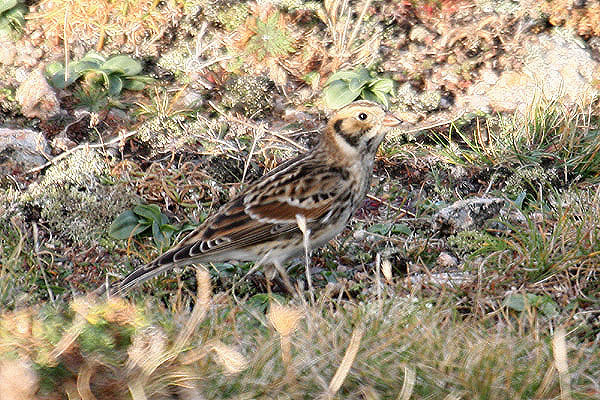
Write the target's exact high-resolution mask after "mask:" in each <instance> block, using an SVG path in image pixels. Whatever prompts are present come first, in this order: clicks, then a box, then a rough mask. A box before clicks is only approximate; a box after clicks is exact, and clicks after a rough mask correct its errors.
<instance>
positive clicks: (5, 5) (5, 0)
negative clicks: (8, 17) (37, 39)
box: [0, 0, 17, 14]
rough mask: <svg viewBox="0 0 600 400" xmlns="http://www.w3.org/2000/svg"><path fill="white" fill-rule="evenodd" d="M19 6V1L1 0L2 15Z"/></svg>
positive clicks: (0, 11)
mask: <svg viewBox="0 0 600 400" xmlns="http://www.w3.org/2000/svg"><path fill="white" fill-rule="evenodd" d="M16 5H17V0H0V14H2V13H3V12H4V11H6V10H10V9H11V8H13V7H14V6H16Z"/></svg>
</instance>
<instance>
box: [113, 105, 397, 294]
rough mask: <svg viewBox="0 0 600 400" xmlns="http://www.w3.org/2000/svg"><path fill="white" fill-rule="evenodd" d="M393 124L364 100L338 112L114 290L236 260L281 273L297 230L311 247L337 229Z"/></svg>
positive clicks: (298, 243) (297, 247)
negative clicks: (302, 147)
mask: <svg viewBox="0 0 600 400" xmlns="http://www.w3.org/2000/svg"><path fill="white" fill-rule="evenodd" d="M400 122H401V121H400V120H399V119H398V118H396V117H395V116H394V115H392V114H390V113H386V112H385V111H384V110H383V109H382V108H381V107H380V106H379V105H378V104H377V103H373V102H370V101H356V102H354V103H351V104H349V105H347V106H346V107H344V108H342V109H340V110H339V111H337V112H336V113H335V114H334V115H333V116H332V117H331V119H330V120H329V122H328V124H327V128H326V129H325V132H324V134H323V136H322V137H321V139H320V142H319V144H318V145H317V146H316V147H315V148H314V149H312V150H311V151H309V152H307V153H305V154H303V155H301V156H299V157H297V158H295V159H292V160H289V161H287V162H285V163H283V164H282V165H280V166H278V167H277V168H275V169H273V170H272V171H270V172H269V173H268V174H266V175H264V176H263V177H261V178H260V179H259V180H258V181H256V182H254V183H253V184H251V185H250V186H249V187H248V188H247V189H246V190H244V192H243V193H241V194H240V195H239V196H238V197H236V198H234V199H233V200H231V201H230V202H229V203H227V204H225V205H224V206H223V207H221V209H219V211H217V212H216V214H214V215H213V216H211V217H210V218H208V219H207V220H206V221H205V222H204V223H203V224H202V225H200V226H199V227H197V228H196V229H195V230H194V231H193V232H191V233H190V234H188V235H187V236H186V237H185V238H184V239H183V240H182V241H181V242H179V243H178V244H177V245H175V246H174V247H173V248H171V249H170V250H168V251H167V252H166V253H164V254H163V255H161V256H159V257H158V258H156V259H155V260H154V261H152V262H151V263H149V264H147V265H144V266H142V267H140V268H138V269H136V270H135V271H134V272H132V273H131V274H130V275H128V276H127V277H125V278H124V279H123V280H122V281H120V282H118V283H117V285H116V287H115V289H116V292H120V293H123V292H125V291H127V290H128V289H130V288H132V287H134V286H136V285H138V284H140V283H141V282H143V281H146V280H147V279H150V278H152V277H154V276H156V275H158V274H160V273H162V272H165V271H168V270H170V269H172V268H175V267H180V266H184V265H188V264H193V263H206V262H225V261H230V260H240V261H241V260H244V261H255V262H259V263H261V264H269V263H270V264H272V265H274V266H276V268H277V270H279V271H282V268H281V265H282V264H283V263H285V262H286V261H287V260H289V259H291V258H294V257H297V256H299V255H301V254H302V253H304V251H305V247H304V236H303V230H304V231H305V232H306V231H308V232H310V234H309V243H310V247H311V248H316V247H319V246H321V245H323V244H325V243H326V242H328V241H329V240H330V239H332V238H333V237H335V236H336V235H337V234H339V233H340V232H341V231H342V230H343V229H344V227H345V226H346V224H347V223H348V221H349V220H350V218H351V217H352V215H353V214H354V212H355V211H356V209H357V208H358V207H359V206H361V204H362V203H363V200H364V198H365V196H366V194H367V191H368V189H369V185H370V181H371V176H372V174H373V163H374V159H375V153H376V152H377V148H378V147H379V145H380V144H381V142H382V141H383V138H384V137H385V133H386V132H387V131H388V130H389V129H390V128H391V127H394V126H397V125H399V124H400ZM299 218H300V219H301V220H302V221H305V224H306V227H303V229H301V227H299V222H298V221H299Z"/></svg>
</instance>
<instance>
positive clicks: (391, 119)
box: [383, 113, 402, 127]
mask: <svg viewBox="0 0 600 400" xmlns="http://www.w3.org/2000/svg"><path fill="white" fill-rule="evenodd" d="M401 123H402V120H401V119H400V118H398V117H396V116H395V115H394V114H392V113H386V114H385V117H384V118H383V126H389V127H393V126H398V125H400V124H401Z"/></svg>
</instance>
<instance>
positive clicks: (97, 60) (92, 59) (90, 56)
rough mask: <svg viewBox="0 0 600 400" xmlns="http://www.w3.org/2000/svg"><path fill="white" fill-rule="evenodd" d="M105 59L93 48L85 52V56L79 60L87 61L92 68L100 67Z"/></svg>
mask: <svg viewBox="0 0 600 400" xmlns="http://www.w3.org/2000/svg"><path fill="white" fill-rule="evenodd" d="M105 61H106V58H105V57H104V56H103V55H102V54H100V53H97V52H95V51H94V50H90V51H88V52H87V53H86V55H85V56H83V58H82V59H81V60H79V62H83V63H88V64H89V65H91V66H93V68H100V66H101V65H102V64H103V63H104V62H105Z"/></svg>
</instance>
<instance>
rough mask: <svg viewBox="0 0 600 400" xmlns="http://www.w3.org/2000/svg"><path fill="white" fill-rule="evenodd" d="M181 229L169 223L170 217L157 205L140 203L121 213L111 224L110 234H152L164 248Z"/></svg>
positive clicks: (125, 235)
mask: <svg viewBox="0 0 600 400" xmlns="http://www.w3.org/2000/svg"><path fill="white" fill-rule="evenodd" d="M179 230H180V229H179V228H178V227H176V226H174V225H171V224H169V218H168V217H167V216H166V215H165V214H163V213H162V212H161V211H160V208H159V207H158V206H157V205H155V204H140V205H137V206H135V207H134V208H133V209H132V210H127V211H124V212H123V213H121V214H120V215H119V216H118V217H117V218H116V219H115V220H114V221H113V223H112V224H111V226H110V229H109V231H108V234H109V235H110V237H112V238H114V239H129V238H130V237H133V236H136V235H148V234H151V235H152V239H153V240H154V244H155V245H156V247H158V248H160V249H164V248H166V247H168V246H169V245H170V244H171V238H172V236H173V233H174V232H178V231H179Z"/></svg>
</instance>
